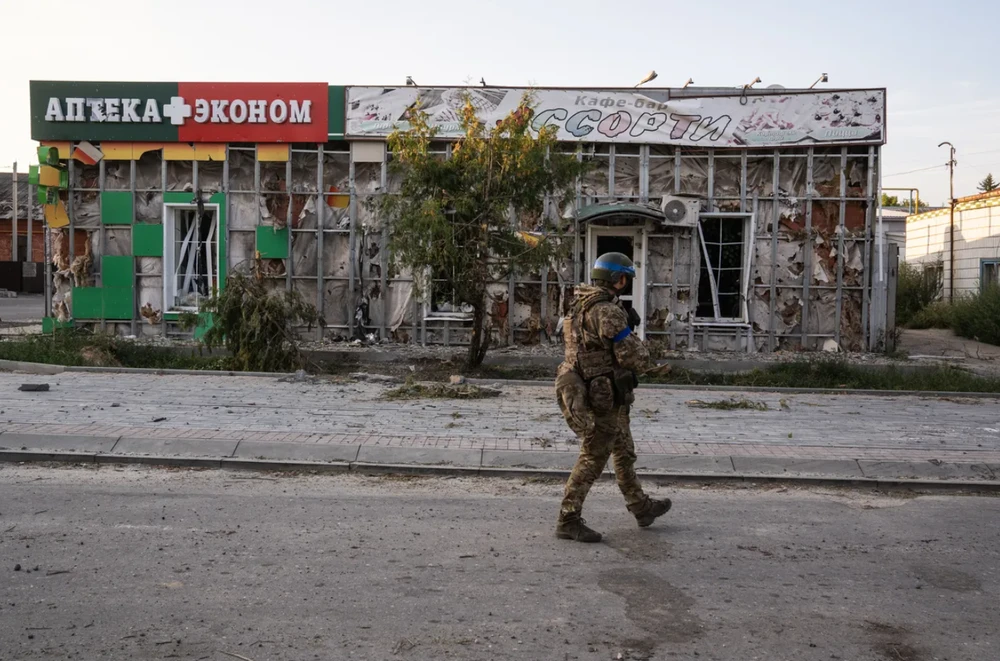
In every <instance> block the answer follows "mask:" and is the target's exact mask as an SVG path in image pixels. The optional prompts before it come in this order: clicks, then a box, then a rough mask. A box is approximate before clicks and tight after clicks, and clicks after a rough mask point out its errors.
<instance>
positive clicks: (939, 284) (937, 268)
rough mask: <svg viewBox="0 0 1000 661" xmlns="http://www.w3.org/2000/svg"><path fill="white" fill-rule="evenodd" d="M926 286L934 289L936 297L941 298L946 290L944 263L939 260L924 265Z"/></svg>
mask: <svg viewBox="0 0 1000 661" xmlns="http://www.w3.org/2000/svg"><path fill="white" fill-rule="evenodd" d="M923 276H924V286H925V287H927V288H932V289H934V298H940V297H941V293H942V292H943V291H944V264H942V263H941V262H937V263H936V264H929V265H927V266H924V271H923Z"/></svg>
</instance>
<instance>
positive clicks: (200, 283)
mask: <svg viewBox="0 0 1000 661" xmlns="http://www.w3.org/2000/svg"><path fill="white" fill-rule="evenodd" d="M163 234H164V236H163V248H164V250H163V301H164V306H165V308H166V309H167V310H175V311H180V310H183V311H197V310H198V309H199V306H200V305H201V304H202V303H203V302H204V301H205V300H207V299H208V298H210V297H211V296H213V295H214V294H215V293H216V288H217V287H218V284H219V207H218V205H214V204H206V205H203V206H202V207H201V209H199V207H198V206H196V205H193V204H186V205H166V206H165V208H164V213H163Z"/></svg>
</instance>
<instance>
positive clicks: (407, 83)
mask: <svg viewBox="0 0 1000 661" xmlns="http://www.w3.org/2000/svg"><path fill="white" fill-rule="evenodd" d="M406 86H407V87H416V86H417V84H416V83H415V82H413V79H412V78H410V77H409V76H407V77H406Z"/></svg>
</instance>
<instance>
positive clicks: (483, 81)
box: [479, 76, 486, 87]
mask: <svg viewBox="0 0 1000 661" xmlns="http://www.w3.org/2000/svg"><path fill="white" fill-rule="evenodd" d="M479 84H480V85H482V86H483V87H486V78H485V76H484V77H483V78H480V79H479Z"/></svg>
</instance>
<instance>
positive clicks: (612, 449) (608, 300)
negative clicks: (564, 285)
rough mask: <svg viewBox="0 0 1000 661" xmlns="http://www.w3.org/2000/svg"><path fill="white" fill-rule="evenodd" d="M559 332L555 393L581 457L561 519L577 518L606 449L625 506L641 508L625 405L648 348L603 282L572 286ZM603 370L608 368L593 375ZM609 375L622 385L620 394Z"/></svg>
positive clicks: (642, 499)
mask: <svg viewBox="0 0 1000 661" xmlns="http://www.w3.org/2000/svg"><path fill="white" fill-rule="evenodd" d="M563 337H565V338H566V340H565V341H566V358H565V360H564V361H563V363H562V364H561V365H560V366H559V370H558V372H557V373H556V396H557V398H558V401H559V408H560V410H561V411H562V413H563V416H564V417H565V418H566V422H567V423H568V424H569V427H570V429H572V430H573V431H574V432H575V433H576V434H577V436H579V437H580V457H579V458H578V459H577V462H576V465H575V466H574V467H573V472H572V474H571V475H570V477H569V481H568V482H567V483H566V495H565V498H564V499H563V502H562V507H561V509H560V520H570V519H574V518H579V516H580V513H581V511H582V510H583V501H584V499H585V498H586V497H587V492H589V491H590V487H591V485H592V484H593V483H594V481H595V480H597V478H598V477H600V475H601V472H602V471H603V470H604V466H605V465H606V464H607V462H608V457H609V456H610V457H613V458H614V467H615V477H616V478H617V480H618V487H619V488H620V489H621V492H622V495H624V496H625V502H626V504H627V505H628V509H629V511H631V512H633V513H638V512H639V511H640V510H642V509H643V508H644V507H646V505H647V503H648V497H647V496H646V494H645V493H644V492H643V490H642V487H641V486H640V485H639V480H638V479H637V478H636V475H635V460H636V455H635V444H634V443H633V442H632V432H631V431H630V429H629V423H630V420H629V406H630V405H631V404H632V402H634V401H635V397H634V395H633V394H632V387H634V381H633V379H634V378H635V373H637V372H639V371H640V370H642V369H643V368H645V366H646V365H647V364H648V362H649V353H648V352H647V351H646V347H645V346H643V344H642V342H640V341H639V339H638V338H637V337H636V336H635V335H632V334H631V330H630V328H629V324H628V316H627V314H626V312H625V309H624V307H623V306H622V305H621V303H620V302H619V300H618V298H617V296H616V295H615V294H614V292H613V291H612V290H611V289H608V288H604V287H598V286H581V287H579V288H578V289H577V294H576V300H575V302H574V305H573V309H572V311H571V315H570V316H569V317H568V318H567V319H566V320H565V322H564V331H563ZM601 371H604V372H605V373H606V374H607V373H609V372H610V375H609V376H601V377H597V378H593V374H594V373H597V372H601ZM588 372H589V373H588ZM585 378H586V380H585ZM587 381H589V387H588V383H587ZM612 382H616V383H618V384H619V387H618V388H617V390H618V396H617V397H616V396H615V392H614V391H615V390H616V388H615V386H614V384H613V383H612Z"/></svg>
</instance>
